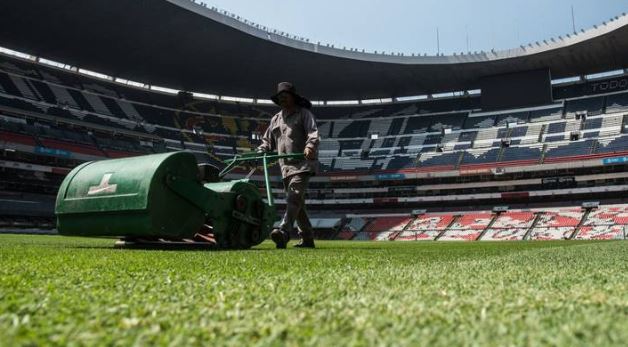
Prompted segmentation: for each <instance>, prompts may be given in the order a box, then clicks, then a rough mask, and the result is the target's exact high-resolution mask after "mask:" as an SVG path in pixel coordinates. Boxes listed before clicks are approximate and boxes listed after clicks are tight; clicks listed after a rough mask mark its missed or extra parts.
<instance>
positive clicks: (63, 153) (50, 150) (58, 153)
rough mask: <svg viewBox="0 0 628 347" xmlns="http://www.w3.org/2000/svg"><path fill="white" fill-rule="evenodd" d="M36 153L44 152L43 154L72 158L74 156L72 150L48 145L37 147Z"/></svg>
mask: <svg viewBox="0 0 628 347" xmlns="http://www.w3.org/2000/svg"><path fill="white" fill-rule="evenodd" d="M35 153H37V154H43V155H54V156H56V157H64V158H70V157H71V156H72V152H68V151H66V150H63V149H56V148H47V147H41V146H37V147H35Z"/></svg>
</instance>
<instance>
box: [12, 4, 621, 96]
mask: <svg viewBox="0 0 628 347" xmlns="http://www.w3.org/2000/svg"><path fill="white" fill-rule="evenodd" d="M0 13H4V15H3V18H2V20H1V21H0V46H5V47H8V48H11V49H15V50H19V51H22V52H26V53H29V54H33V55H37V56H40V57H44V58H47V59H52V60H56V61H60V62H63V63H66V64H71V65H74V66H79V67H82V68H84V69H89V70H92V71H97V72H101V73H105V74H107V75H111V76H118V77H122V78H125V79H129V80H135V81H140V82H144V83H148V84H153V85H159V86H165V87H170V88H175V89H181V90H190V91H194V92H202V93H209V94H219V95H230V96H238V97H251V98H263V99H267V98H268V97H269V94H271V93H272V91H273V89H274V88H275V84H276V83H277V82H278V81H281V80H290V81H293V82H294V83H295V84H296V85H297V86H298V87H299V89H300V90H301V92H302V93H303V94H305V95H307V96H308V97H310V98H311V99H313V100H349V99H351V100H354V99H370V98H389V97H399V96H408V95H424V94H433V93H440V92H451V91H463V90H472V89H477V88H479V85H480V79H481V78H482V77H484V76H491V75H497V74H506V73H513V72H521V71H527V70H536V69H544V68H549V69H550V71H551V73H552V78H555V79H557V78H564V77H571V76H575V75H585V74H592V73H597V72H601V71H610V70H615V69H619V68H625V67H628V16H626V15H622V16H620V17H616V18H615V19H613V20H611V21H610V22H607V23H604V24H602V25H600V26H597V27H595V28H593V29H590V30H587V31H581V32H579V33H578V34H572V35H569V36H566V37H559V38H552V39H550V40H546V41H544V42H540V43H534V44H530V45H527V46H520V47H518V48H515V49H512V50H507V51H496V52H481V53H473V54H459V55H452V56H407V55H406V56H400V55H390V54H388V55H384V54H375V53H365V52H361V51H356V50H345V49H336V48H332V47H328V46H326V45H320V44H316V43H310V42H306V41H304V40H300V39H294V38H290V37H287V36H284V35H280V34H277V33H274V32H273V31H272V30H270V29H266V28H264V27H258V26H254V25H250V24H247V23H244V22H243V21H241V20H238V18H233V17H232V16H230V15H225V14H223V13H220V12H218V11H214V10H211V9H208V8H206V7H204V6H201V5H198V4H195V3H193V2H191V1H189V0H151V1H126V0H108V1H102V0H81V1H70V0H57V1H42V0H3V1H2V2H1V3H0Z"/></svg>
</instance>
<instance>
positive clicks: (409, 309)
mask: <svg viewBox="0 0 628 347" xmlns="http://www.w3.org/2000/svg"><path fill="white" fill-rule="evenodd" d="M112 244H113V241H112V240H102V239H76V238H62V237H55V236H16V235H0V345H3V346H19V345H63V346H68V345H119V346H128V345H154V344H158V345H181V346H189V345H204V346H209V345H214V346H222V345H232V346H242V345H247V346H248V345H276V346H280V345H292V346H297V345H298V346H303V345H324V346H344V345H358V346H366V345H394V346H400V345H411V346H416V345H440V346H453V345H474V346H515V345H516V346H523V345H560V346H594V345H597V346H612V345H617V346H626V343H627V341H628V242H623V241H618V242H596V243H587V242H567V241H561V242H536V243H534V242H513V243H499V244H498V243H479V242H478V243H402V242H383V243H381V242H380V243H376V242H362V243H360V242H340V241H336V242H333V241H330V242H319V249H316V250H297V249H288V250H284V251H282V250H275V249H274V248H273V247H272V244H270V243H264V244H263V245H261V246H260V247H258V248H257V249H254V250H250V251H229V252H206V251H146V250H118V249H113V248H112Z"/></svg>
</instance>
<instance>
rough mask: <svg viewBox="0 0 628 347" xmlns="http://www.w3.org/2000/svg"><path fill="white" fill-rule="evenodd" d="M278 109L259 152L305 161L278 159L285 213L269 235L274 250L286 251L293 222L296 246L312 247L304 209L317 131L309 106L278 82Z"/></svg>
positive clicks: (313, 171) (313, 168) (314, 166)
mask: <svg viewBox="0 0 628 347" xmlns="http://www.w3.org/2000/svg"><path fill="white" fill-rule="evenodd" d="M271 99H272V100H273V102H274V103H275V104H277V105H278V106H280V107H281V111H279V112H278V113H277V114H275V115H274V116H273V118H272V119H271V121H270V124H269V126H268V129H266V132H265V133H264V136H263V137H262V144H261V145H260V146H259V147H258V149H257V150H258V152H271V151H277V152H278V153H279V154H280V155H281V154H289V153H303V154H304V156H305V159H280V160H279V165H280V168H281V176H282V178H283V185H284V190H285V192H286V212H285V214H284V216H283V219H282V220H281V224H280V225H279V228H278V229H274V230H273V231H272V232H271V233H270V237H271V239H272V240H273V242H275V244H276V245H277V248H286V246H287V245H288V242H289V241H290V232H291V231H292V228H293V226H294V222H295V221H296V223H297V227H298V230H299V236H300V237H301V240H300V242H299V243H298V244H296V245H295V247H298V248H314V234H313V230H312V224H311V223H310V219H309V217H308V215H307V212H306V209H305V191H306V190H307V185H308V181H309V179H310V177H311V176H313V175H315V174H316V172H317V171H318V161H317V153H318V144H319V142H320V139H319V136H318V128H317V126H316V119H315V118H314V115H313V114H312V112H310V108H311V107H312V103H311V102H310V101H309V100H307V99H306V98H304V97H302V96H300V95H299V94H297V92H296V89H295V87H294V86H293V85H292V84H291V83H289V82H281V83H279V85H278V86H277V93H276V94H275V95H273V96H272V97H271Z"/></svg>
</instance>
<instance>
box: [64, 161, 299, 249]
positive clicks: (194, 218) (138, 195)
mask: <svg viewBox="0 0 628 347" xmlns="http://www.w3.org/2000/svg"><path fill="white" fill-rule="evenodd" d="M302 156H303V155H302V154H289V155H276V154H256V153H253V154H249V155H243V156H236V157H235V158H234V159H230V160H229V161H228V162H227V164H228V166H227V168H225V170H223V171H222V172H221V173H220V175H219V177H221V178H222V177H224V176H225V175H226V174H227V173H228V172H229V171H230V170H232V169H233V168H235V167H237V166H238V165H240V164H242V163H247V162H248V163H250V162H257V161H259V160H262V162H263V163H264V176H265V178H266V180H265V184H266V193H267V199H268V203H265V202H264V201H263V198H262V195H261V193H260V191H259V189H258V188H257V187H256V186H255V185H254V184H252V183H250V182H249V181H248V179H244V180H234V181H224V182H219V181H217V182H203V181H202V179H207V177H214V178H213V179H212V180H215V179H217V177H218V175H203V174H199V173H200V172H202V171H203V172H206V171H207V167H203V168H202V170H199V167H198V166H197V163H196V159H195V158H194V156H193V155H192V154H190V153H186V152H173V153H166V154H154V155H147V156H140V157H133V158H124V159H111V160H103V161H96V162H88V163H84V164H82V165H80V166H78V167H76V168H75V169H74V170H72V171H71V172H70V173H69V174H68V176H67V177H66V178H65V180H64V181H63V183H62V184H61V187H60V189H59V193H58V194H57V201H56V206H55V214H56V216H57V230H58V231H59V233H60V234H61V235H70V236H90V237H117V238H120V239H121V241H120V242H118V243H117V244H118V245H122V246H139V247H143V246H157V247H169V246H181V245H192V246H199V245H200V246H207V247H214V248H223V249H246V248H250V247H252V246H254V245H257V244H259V243H261V242H262V241H263V240H264V239H266V238H267V237H268V235H269V233H270V231H271V228H272V226H273V224H274V222H275V221H276V220H277V219H278V217H277V212H276V210H275V207H274V206H273V200H272V195H271V194H270V193H271V191H270V184H269V183H270V182H269V177H268V163H269V162H270V160H276V159H280V158H288V157H290V158H298V157H301V158H302ZM201 176H204V177H201Z"/></svg>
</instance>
